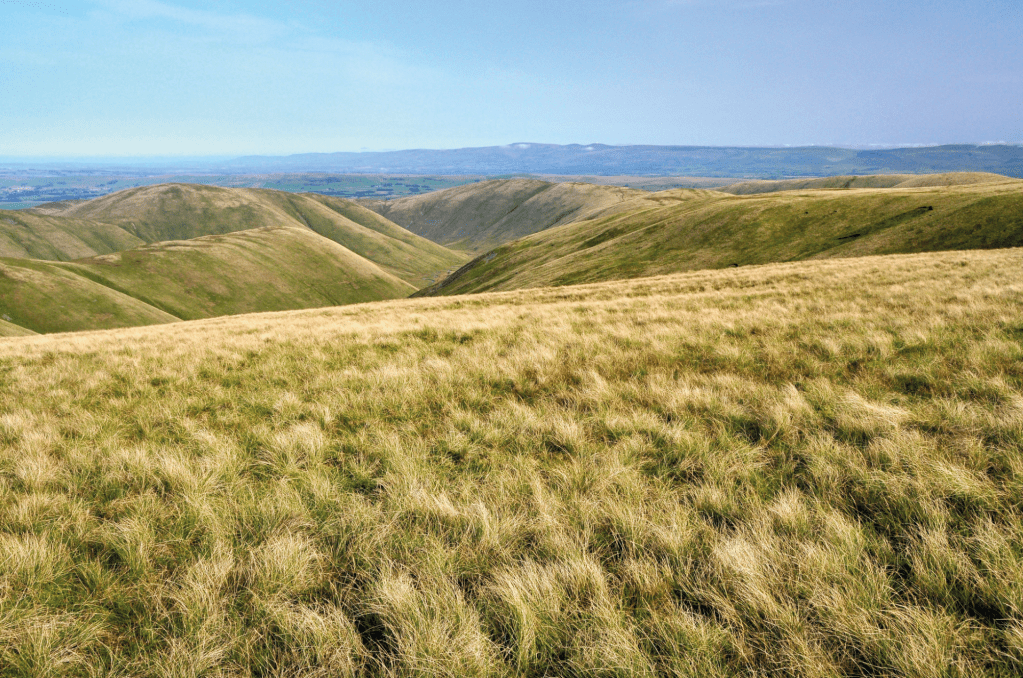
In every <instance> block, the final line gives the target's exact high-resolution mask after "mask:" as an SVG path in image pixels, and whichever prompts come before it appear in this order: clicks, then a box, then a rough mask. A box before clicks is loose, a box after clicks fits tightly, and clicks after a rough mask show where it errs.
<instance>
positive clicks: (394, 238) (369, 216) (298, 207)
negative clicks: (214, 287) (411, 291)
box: [260, 191, 468, 288]
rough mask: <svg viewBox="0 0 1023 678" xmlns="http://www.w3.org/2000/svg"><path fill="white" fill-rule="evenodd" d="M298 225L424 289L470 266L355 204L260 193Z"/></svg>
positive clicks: (318, 197) (462, 257)
mask: <svg viewBox="0 0 1023 678" xmlns="http://www.w3.org/2000/svg"><path fill="white" fill-rule="evenodd" d="M260 194H261V197H262V198H264V199H265V200H268V201H272V202H273V203H274V204H276V205H278V206H280V208H281V209H282V210H284V211H285V212H286V213H287V214H288V215H289V216H291V217H292V218H294V219H295V221H296V222H298V223H301V224H302V225H305V226H307V227H308V228H310V229H312V230H313V231H316V232H317V233H319V234H320V235H322V236H323V237H325V238H329V239H330V240H333V241H334V242H336V243H338V244H340V245H343V246H344V247H346V248H348V249H349V250H351V251H352V252H355V253H356V254H358V255H360V256H362V257H365V258H366V259H369V260H370V261H372V262H374V263H376V264H378V265H379V266H380V267H381V268H384V269H385V270H387V271H389V272H390V273H392V274H394V275H396V276H398V277H399V278H401V279H402V280H405V281H406V282H409V283H411V284H413V285H415V286H416V288H419V287H423V286H425V285H427V284H429V283H432V282H434V281H435V280H436V279H437V277H438V276H440V275H442V274H444V273H446V272H448V271H450V270H452V269H455V268H458V266H460V265H461V264H464V263H465V261H466V260H467V259H468V256H467V255H465V254H463V253H461V252H454V251H452V250H449V249H447V248H446V247H442V246H441V245H438V244H436V243H434V242H431V241H430V240H427V239H426V238H422V237H420V236H418V235H415V234H413V233H410V232H409V231H407V230H405V229H404V228H401V227H400V226H397V225H395V224H394V223H392V222H390V221H388V220H387V219H385V218H383V217H381V216H380V215H379V214H377V213H375V212H372V211H371V210H369V209H367V208H365V207H363V206H361V205H358V204H356V203H354V202H351V201H349V200H343V199H340V198H332V197H328V196H322V195H316V194H312V193H309V194H304V195H292V194H288V193H282V192H280V191H260Z"/></svg>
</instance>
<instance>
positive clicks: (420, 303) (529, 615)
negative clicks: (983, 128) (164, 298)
mask: <svg viewBox="0 0 1023 678" xmlns="http://www.w3.org/2000/svg"><path fill="white" fill-rule="evenodd" d="M1021 272H1023V251H1020V250H998V251H989V252H958V253H940V254H926V255H913V256H896V257H886V258H860V259H842V260H833V261H817V262H803V263H797V264H784V265H774V266H765V267H751V268H744V269H738V270H727V271H701V272H696V273H690V274H683V275H674V276H670V277H663V278H652V279H644V280H635V281H626V282H616V283H613V284H601V285H592V286H585V287H570V288H558V289H550V290H532V291H517V292H512V293H506V294H498V295H484V296H476V297H471V298H457V299H415V300H403V301H395V302H387V303H376V304H369V305H362V306H349V307H345V308H335V309H324V310H316V311H305V312H291V313H285V314H270V315H255V316H245V317H234V318H219V319H216V320H210V321H201V322H195V323H178V324H175V325H172V326H166V327H156V328H134V329H130V330H120V331H116V332H108V333H92V334H85V335H63V336H61V337H55V338H51V337H28V338H21V339H6V340H2V341H0V365H3V366H4V371H3V379H4V389H3V390H2V391H0V412H2V414H0V488H2V491H0V554H2V557H0V638H2V642H0V667H3V669H2V671H3V673H4V674H6V675H11V676H45V675H83V676H84V675H131V676H174V675H221V676H230V675H240V676H249V675H330V676H345V675H357V674H358V675H368V676H413V675H419V676H426V675H428V676H466V675H475V676H511V675H526V676H543V675H548V676H553V675H572V676H583V675H585V676H591V675H622V676H624V675H630V676H664V675H670V676H694V677H695V676H701V677H703V676H711V677H714V676H769V675H771V676H809V677H818V676H820V677H825V676H829V677H830V676H891V677H893V678H896V677H907V678H908V677H910V676H912V677H914V678H929V677H934V678H939V677H945V676H951V675H959V676H1009V675H1018V674H1019V673H1020V671H1021V670H1023V590H1021V588H1020V586H1019V582H1020V579H1021V577H1023V550H1021V548H1020V544H1021V543H1023V518H1021V515H1020V511H1019V507H1020V504H1021V502H1023V465H1021V462H1020V459H1021V453H1023V436H1021V431H1023V369H1021V366H1023V323H1021V320H1020V315H1019V308H1020V306H1021V304H1023V274H1021Z"/></svg>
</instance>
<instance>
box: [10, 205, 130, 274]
mask: <svg viewBox="0 0 1023 678" xmlns="http://www.w3.org/2000/svg"><path fill="white" fill-rule="evenodd" d="M141 244H143V240H142V239H140V238H138V237H136V236H135V235H132V234H131V233H129V232H128V231H126V230H124V229H123V228H121V227H120V226H117V225H114V224H109V223H102V222H97V221H92V220H90V219H81V218H74V217H58V216H51V215H48V214H46V213H43V212H37V211H36V210H34V209H33V210H9V211H5V212H3V213H0V257H13V258H25V259H49V260H52V261H70V260H72V259H81V258H82V257H92V256H96V255H97V254H109V253H110V252H119V251H121V250H126V249H131V248H132V247H137V246H139V245H141Z"/></svg>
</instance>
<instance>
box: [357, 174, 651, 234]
mask: <svg viewBox="0 0 1023 678" xmlns="http://www.w3.org/2000/svg"><path fill="white" fill-rule="evenodd" d="M647 195H649V194H648V193H646V192H645V191H641V190H637V189H628V188H621V187H617V186H597V185H594V184H582V183H550V182H546V181H539V180H536V179H502V180H493V181H484V182H481V183H477V184H469V185H467V186H458V187H455V188H449V189H445V190H442V191H436V192H434V193H429V194H426V195H421V196H410V197H406V198H397V199H394V200H387V201H375V202H367V203H366V205H367V206H368V207H370V208H371V209H373V210H374V211H376V212H378V213H379V214H381V215H383V216H385V217H387V219H389V220H390V221H392V222H394V223H396V224H398V225H400V226H402V227H403V228H406V229H408V230H410V231H412V232H413V233H416V234H418V235H421V236H423V237H425V238H428V239H430V240H432V241H434V242H437V243H441V244H443V245H446V246H449V247H454V248H459V249H464V250H467V251H471V252H480V251H483V250H486V249H489V248H491V247H494V246H496V245H499V244H501V243H505V242H508V241H510V240H514V239H516V238H520V237H522V236H525V235H529V234H531V233H536V232H538V231H542V230H544V229H547V228H550V227H552V226H555V225H558V224H563V223H568V222H570V221H576V220H579V219H584V218H588V217H591V216H594V215H596V214H600V213H604V212H608V211H612V210H616V209H622V206H623V205H624V204H626V203H627V202H628V201H630V200H634V199H636V198H642V197H646V196H647Z"/></svg>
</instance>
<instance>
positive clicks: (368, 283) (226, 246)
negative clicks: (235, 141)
mask: <svg viewBox="0 0 1023 678" xmlns="http://www.w3.org/2000/svg"><path fill="white" fill-rule="evenodd" d="M60 266H62V267H63V268H64V269H65V270H67V271H69V272H74V273H77V274H78V275H81V276H82V277H85V278H88V279H90V280H94V281H96V282H99V283H101V284H103V285H106V286H108V287H111V288H113V289H115V290H119V291H121V292H124V293H125V294H128V295H130V296H132V297H135V298H137V299H141V300H142V301H144V302H146V303H147V304H150V305H151V306H154V307H156V308H159V309H162V310H164V311H166V312H168V313H171V314H173V315H175V316H177V317H178V318H183V319H186V320H189V319H195V318H209V317H212V316H218V315H229V314H237V313H252V312H257V311H277V310H285V309H296V308H311V307H319V306H337V305H341V304H351V303H357V302H362V301H376V300H379V299H395V298H400V297H407V296H408V295H409V294H411V293H412V292H414V291H415V289H416V288H415V287H413V286H412V285H410V284H409V283H406V282H405V281H403V280H400V279H399V278H397V277H395V276H394V275H392V274H390V273H388V272H387V271H384V270H383V269H382V268H380V267H379V266H377V265H376V264H374V263H372V262H371V261H368V260H367V259H364V258H363V257H360V256H359V255H357V254H355V253H353V252H351V251H350V250H348V249H346V248H344V247H342V246H340V245H338V244H337V243H335V242H333V241H331V240H328V239H327V238H324V237H322V236H320V235H317V234H316V233H314V232H313V231H311V230H309V229H307V228H304V227H298V226H292V227H283V228H262V229H254V230H249V231H240V232H237V233H230V234H227V235H220V236H206V237H202V238H195V239H192V240H185V241H170V242H162V243H157V244H155V245H148V246H145V247H140V248H138V249H134V250H130V251H127V252H118V253H116V254H108V255H105V256H102V257H95V258H92V259H84V260H81V261H77V262H73V263H68V264H60Z"/></svg>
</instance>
